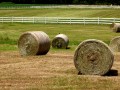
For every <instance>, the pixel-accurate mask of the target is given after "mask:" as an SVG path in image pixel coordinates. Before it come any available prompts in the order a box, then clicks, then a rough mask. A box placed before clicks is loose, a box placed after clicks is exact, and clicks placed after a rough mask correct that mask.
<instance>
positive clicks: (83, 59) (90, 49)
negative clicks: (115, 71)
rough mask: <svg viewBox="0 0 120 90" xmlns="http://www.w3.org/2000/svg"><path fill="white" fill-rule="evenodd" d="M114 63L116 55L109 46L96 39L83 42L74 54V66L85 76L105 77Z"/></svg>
mask: <svg viewBox="0 0 120 90" xmlns="http://www.w3.org/2000/svg"><path fill="white" fill-rule="evenodd" d="M113 61H114V55H113V53H112V51H111V50H110V48H109V47H108V45H107V44H105V43H104V42H102V41H100V40H96V39H88V40H85V41H83V42H81V43H80V44H79V45H78V47H77V49H76V51H75V54H74V65H75V67H76V69H77V70H78V71H79V72H80V73H81V74H83V75H105V74H106V73H107V72H108V71H109V70H110V69H111V67H112V65H113Z"/></svg>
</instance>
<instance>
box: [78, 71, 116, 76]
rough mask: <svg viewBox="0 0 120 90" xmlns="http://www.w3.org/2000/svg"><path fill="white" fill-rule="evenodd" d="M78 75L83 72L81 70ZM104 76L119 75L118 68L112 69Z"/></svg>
mask: <svg viewBox="0 0 120 90" xmlns="http://www.w3.org/2000/svg"><path fill="white" fill-rule="evenodd" d="M78 75H82V73H81V72H80V71H79V72H78ZM103 76H118V70H114V69H111V70H110V71H109V72H108V73H106V74H105V75H103Z"/></svg>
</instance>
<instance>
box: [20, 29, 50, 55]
mask: <svg viewBox="0 0 120 90" xmlns="http://www.w3.org/2000/svg"><path fill="white" fill-rule="evenodd" d="M18 48H19V51H20V54H21V55H22V56H26V55H45V54H47V52H48V51H49V49H50V39H49V36H48V35H47V34H46V33H45V32H42V31H32V32H25V33H23V34H22V35H21V36H20V38H19V40H18Z"/></svg>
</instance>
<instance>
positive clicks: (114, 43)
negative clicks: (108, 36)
mask: <svg viewBox="0 0 120 90" xmlns="http://www.w3.org/2000/svg"><path fill="white" fill-rule="evenodd" d="M109 46H110V48H111V50H112V51H113V52H120V36H116V37H114V38H113V39H112V40H111V41H110V44H109Z"/></svg>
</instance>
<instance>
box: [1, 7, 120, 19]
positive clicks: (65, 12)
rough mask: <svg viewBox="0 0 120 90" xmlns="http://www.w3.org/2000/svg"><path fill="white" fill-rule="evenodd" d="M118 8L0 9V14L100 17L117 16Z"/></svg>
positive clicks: (118, 15) (119, 14)
mask: <svg viewBox="0 0 120 90" xmlns="http://www.w3.org/2000/svg"><path fill="white" fill-rule="evenodd" d="M119 12H120V9H112V8H111V9H79V8H78V9H75V8H72V9H69V8H66V9H65V8H63V9H60V8H58V9H57V8H49V9H48V8H43V9H42V8H41V9H6V10H3V9H0V16H1V17H2V16H21V17H22V16H27V17H28V16H34V17H100V18H119V17H120V13H119Z"/></svg>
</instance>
